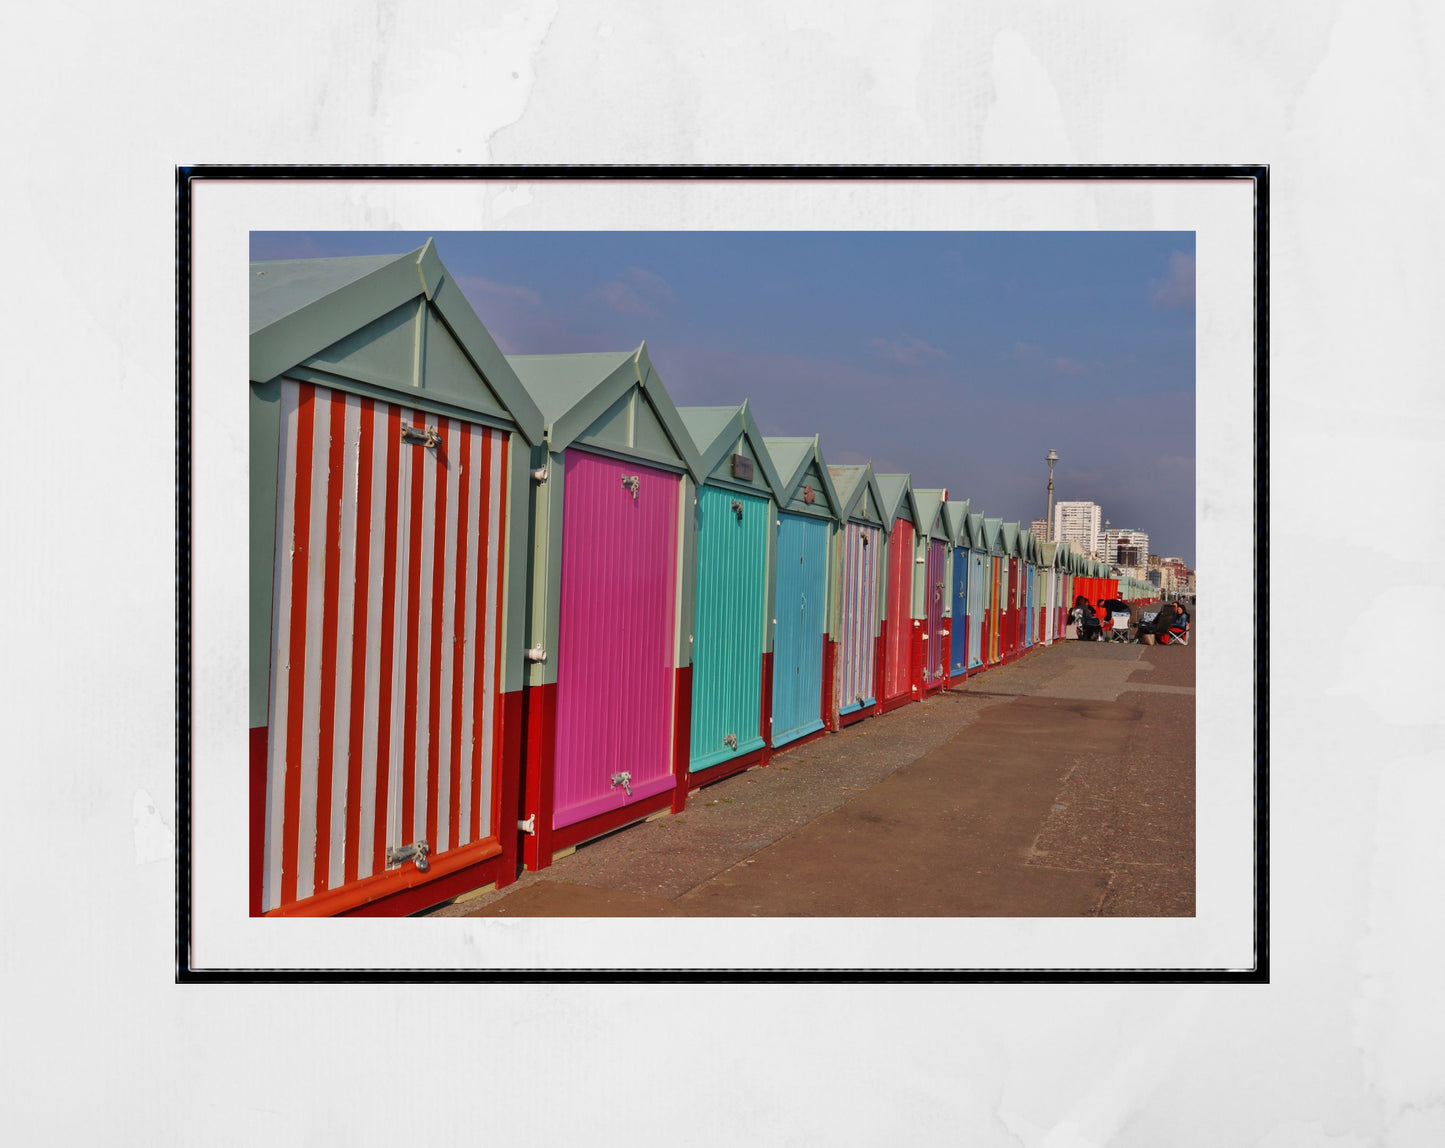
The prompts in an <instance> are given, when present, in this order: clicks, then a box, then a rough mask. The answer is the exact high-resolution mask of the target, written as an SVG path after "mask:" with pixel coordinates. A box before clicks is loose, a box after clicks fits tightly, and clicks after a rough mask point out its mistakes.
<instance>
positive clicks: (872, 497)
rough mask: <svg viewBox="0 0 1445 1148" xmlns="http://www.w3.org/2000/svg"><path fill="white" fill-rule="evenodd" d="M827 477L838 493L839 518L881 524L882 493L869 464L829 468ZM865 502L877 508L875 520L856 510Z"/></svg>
mask: <svg viewBox="0 0 1445 1148" xmlns="http://www.w3.org/2000/svg"><path fill="white" fill-rule="evenodd" d="M828 477H829V478H831V479H832V480H833V485H834V487H835V488H836V489H837V491H838V506H839V517H840V518H842V519H843V521H845V522H846V521H848V520H849V519H850V518H854V517H857V518H859V519H861V520H863V521H866V522H878V523H880V524H881V523H882V522H883V517H882V506H883V492H882V491H881V490H879V489H878V478H877V476H876V475H875V474H874V473H873V464H872V463H871V462H864V463H846V464H844V465H842V466H830V467H828ZM866 502H872V504H873V505H874V507H876V508H878V517H877V518H876V519H875V518H873V517H870V516H869V515H868V514H867V513H865V512H861V511H860V510H859V509H858V508H859V506H860V505H863V504H865V503H866Z"/></svg>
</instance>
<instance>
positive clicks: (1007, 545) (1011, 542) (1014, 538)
mask: <svg viewBox="0 0 1445 1148" xmlns="http://www.w3.org/2000/svg"><path fill="white" fill-rule="evenodd" d="M1003 552H1004V553H1005V554H1007V555H1008V556H1009V557H1010V558H1017V557H1019V524H1018V523H1017V522H1005V523H1004V524H1003Z"/></svg>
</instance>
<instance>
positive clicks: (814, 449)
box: [763, 435, 843, 518]
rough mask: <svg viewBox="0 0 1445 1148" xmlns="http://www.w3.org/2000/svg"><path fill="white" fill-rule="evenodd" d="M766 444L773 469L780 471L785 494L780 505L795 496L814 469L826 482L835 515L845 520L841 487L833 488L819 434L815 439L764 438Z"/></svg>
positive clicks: (824, 490)
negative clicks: (840, 493) (839, 490)
mask: <svg viewBox="0 0 1445 1148" xmlns="http://www.w3.org/2000/svg"><path fill="white" fill-rule="evenodd" d="M763 443H764V445H766V446H767V448H768V454H770V455H771V456H772V460H773V469H774V470H776V471H777V472H778V479H779V481H780V482H781V483H782V492H783V493H781V494H780V495H779V496H778V502H779V505H782V504H784V503H786V502H787V501H788V500H789V499H790V498H792V497H793V496H794V494H795V492H796V491H797V489H798V484H799V483H800V482H802V481H803V479H804V477H805V476H806V475H807V473H808V471H809V469H810V468H811V469H816V470H817V472H818V476H819V478H820V479H821V480H822V483H823V497H824V498H825V499H826V500H827V502H828V507H829V509H831V510H832V512H833V516H834V517H835V518H841V517H842V514H843V501H842V498H841V497H840V496H839V494H838V488H837V487H836V486H834V485H833V476H832V475H831V474H829V473H828V471H829V467H828V464H827V462H826V461H825V460H824V458H823V448H822V447H821V446H820V445H819V443H818V436H817V435H814V436H813V437H812V438H764V439H763ZM814 463H816V464H817V465H816V467H814V466H813V464H814Z"/></svg>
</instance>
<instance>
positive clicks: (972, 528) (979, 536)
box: [964, 512, 988, 550]
mask: <svg viewBox="0 0 1445 1148" xmlns="http://www.w3.org/2000/svg"><path fill="white" fill-rule="evenodd" d="M964 530H965V531H966V532H967V534H968V546H969V549H970V550H987V549H988V539H987V538H985V537H984V529H983V515H982V514H974V513H972V512H970V513H969V515H968V522H967V524H966V525H965V527H964Z"/></svg>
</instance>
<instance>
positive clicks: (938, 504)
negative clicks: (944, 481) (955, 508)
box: [913, 488, 948, 537]
mask: <svg viewBox="0 0 1445 1148" xmlns="http://www.w3.org/2000/svg"><path fill="white" fill-rule="evenodd" d="M947 498H948V491H947V490H943V489H939V488H933V489H926V490H915V491H914V492H913V501H914V504H915V505H916V506H917V507H918V522H917V523H916V525H917V526H918V533H919V534H920V535H922V536H924V537H927V536H928V535H930V534H932V533H933V528H934V527H935V526H937V525H938V521H939V519H940V518H942V517H943V506H944V502H945V500H946V499H947ZM944 529H945V530H946V529H947V528H946V527H945V528H944Z"/></svg>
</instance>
